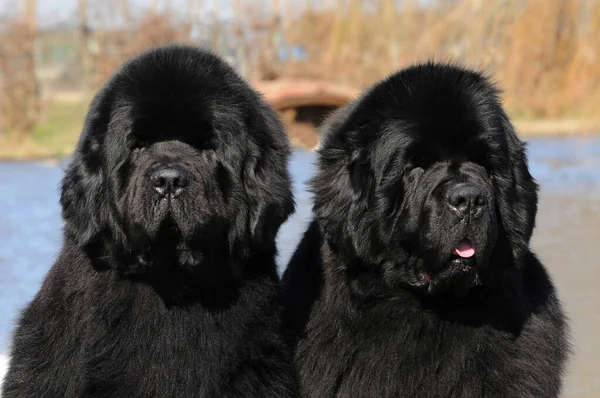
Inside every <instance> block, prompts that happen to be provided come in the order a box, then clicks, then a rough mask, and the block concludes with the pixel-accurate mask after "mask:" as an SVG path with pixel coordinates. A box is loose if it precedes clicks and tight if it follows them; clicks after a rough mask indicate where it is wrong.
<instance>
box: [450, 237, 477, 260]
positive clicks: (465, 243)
mask: <svg viewBox="0 0 600 398" xmlns="http://www.w3.org/2000/svg"><path fill="white" fill-rule="evenodd" d="M453 254H455V255H457V256H458V257H460V258H471V257H473V256H474V255H475V246H473V242H471V241H470V240H469V239H463V240H461V241H460V242H458V244H457V245H456V247H455V248H454V250H453Z"/></svg>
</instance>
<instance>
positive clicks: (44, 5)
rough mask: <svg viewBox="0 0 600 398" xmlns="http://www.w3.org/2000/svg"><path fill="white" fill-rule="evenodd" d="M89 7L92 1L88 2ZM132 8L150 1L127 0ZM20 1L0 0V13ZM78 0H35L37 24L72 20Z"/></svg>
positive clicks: (180, 1)
mask: <svg viewBox="0 0 600 398" xmlns="http://www.w3.org/2000/svg"><path fill="white" fill-rule="evenodd" d="M88 1H89V3H88V4H90V5H92V4H93V3H94V1H98V0H88ZM129 1H130V3H131V6H132V8H136V6H137V7H140V8H142V7H144V6H147V5H149V4H150V0H129ZM22 2H23V1H22V0H0V12H6V11H10V12H11V13H12V12H13V11H14V10H16V9H17V7H18V6H19V5H20V4H21V3H22ZM77 3H78V0H37V6H38V22H39V23H40V25H41V26H42V27H47V26H53V25H56V24H60V23H61V22H65V21H69V20H74V19H75V17H76V15H77ZM170 3H171V6H172V7H174V8H176V7H178V6H181V7H183V6H184V5H185V3H186V0H170ZM158 4H159V7H160V6H161V5H162V4H164V1H161V0H159V1H158Z"/></svg>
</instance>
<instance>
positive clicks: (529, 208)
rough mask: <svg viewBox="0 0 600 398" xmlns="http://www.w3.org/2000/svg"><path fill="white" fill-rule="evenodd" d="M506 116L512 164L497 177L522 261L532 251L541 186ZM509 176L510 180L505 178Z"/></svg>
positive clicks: (501, 206)
mask: <svg viewBox="0 0 600 398" xmlns="http://www.w3.org/2000/svg"><path fill="white" fill-rule="evenodd" d="M502 114H503V120H502V128H503V130H504V132H505V136H506V139H507V145H508V153H509V159H508V160H509V164H508V165H507V168H506V170H504V172H503V173H501V174H500V175H498V176H497V177H496V184H497V187H498V190H499V192H498V197H499V200H498V207H499V211H500V216H501V222H502V226H503V228H504V230H505V231H506V234H507V237H508V241H509V243H510V245H511V247H512V251H513V256H514V258H515V259H520V258H522V256H523V255H525V254H526V253H527V252H528V250H529V249H528V247H529V241H530V239H531V235H532V233H533V228H534V226H535V217H536V213H537V203H538V185H537V184H536V182H535V180H534V178H533V177H532V176H531V174H530V173H529V168H528V166H527V152H526V147H525V143H524V142H523V141H521V140H520V139H519V138H518V137H517V134H516V131H515V129H514V127H513V126H512V124H511V122H510V120H509V118H508V116H506V114H504V113H502ZM505 175H506V176H508V178H506V177H504V176H505Z"/></svg>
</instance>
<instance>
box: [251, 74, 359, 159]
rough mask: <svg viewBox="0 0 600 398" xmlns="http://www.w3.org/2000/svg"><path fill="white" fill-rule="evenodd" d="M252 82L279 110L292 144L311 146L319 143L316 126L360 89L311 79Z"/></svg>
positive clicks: (304, 146) (310, 147) (353, 96)
mask: <svg viewBox="0 0 600 398" xmlns="http://www.w3.org/2000/svg"><path fill="white" fill-rule="evenodd" d="M253 86H254V87H255V88H256V89H257V90H258V91H259V92H261V93H262V94H263V96H264V98H265V100H266V101H267V102H268V103H269V104H271V106H273V107H274V108H275V109H276V110H277V111H278V112H279V113H280V115H281V116H282V119H283V121H284V123H285V124H286V129H287V131H288V133H289V135H290V139H291V141H292V144H293V145H295V146H300V147H303V148H309V149H312V148H314V147H315V146H316V145H317V141H318V134H317V130H316V127H318V126H319V125H320V124H321V122H322V121H323V119H324V118H325V117H326V116H327V115H328V114H329V113H330V112H331V111H333V110H334V109H336V108H338V107H340V106H343V105H345V104H347V103H348V102H350V101H351V100H352V99H353V98H355V97H356V96H357V95H358V93H359V91H358V90H357V89H355V88H353V87H349V86H345V85H340V84H335V83H331V82H328V81H322V80H308V79H278V80H274V81H256V82H253Z"/></svg>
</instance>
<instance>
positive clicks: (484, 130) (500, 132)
mask: <svg viewBox="0 0 600 398" xmlns="http://www.w3.org/2000/svg"><path fill="white" fill-rule="evenodd" d="M323 133H324V139H323V142H322V145H321V146H320V148H319V151H318V155H317V156H318V162H317V173H316V176H315V177H314V179H313V180H312V182H311V185H312V189H313V192H314V197H315V204H314V213H315V221H313V223H312V224H311V225H310V227H309V229H308V231H307V232H306V233H305V236H304V238H303V240H302V242H301V243H300V245H299V247H298V249H297V250H296V252H295V254H294V256H293V257H292V260H291V261H290V264H289V266H288V269H287V270H286V272H285V274H284V298H285V302H286V309H285V311H284V325H285V328H286V330H287V333H288V337H289V339H290V342H291V343H292V344H295V345H297V346H296V353H295V358H296V362H297V366H298V369H299V373H300V378H301V384H302V390H303V393H304V394H305V396H308V397H319V398H323V397H481V396H489V397H553V396H557V395H558V394H559V391H560V388H561V376H562V373H563V371H564V367H565V361H566V357H567V353H568V341H567V330H566V329H567V327H566V323H565V318H564V316H563V313H562V310H561V305H560V302H559V300H558V298H557V295H556V292H555V290H554V287H553V285H552V282H551V280H550V277H549V276H548V274H547V273H546V270H545V268H544V267H543V266H542V265H541V264H540V262H539V261H538V260H537V259H536V257H535V256H534V255H533V254H532V253H531V251H530V249H529V240H530V237H531V234H532V231H533V227H534V221H535V214H536V208H537V185H536V184H535V182H534V180H533V178H532V177H531V175H530V174H529V171H528V168H527V163H526V155H525V149H524V144H523V143H522V142H521V141H520V140H519V139H518V137H517V135H516V133H515V130H514V128H513V127H512V125H511V123H510V121H509V119H508V117H507V115H506V114H505V112H504V110H503V109H502V106H501V104H500V101H499V98H498V92H497V90H496V89H495V88H494V87H493V85H492V84H491V83H490V82H489V81H488V80H487V79H486V78H485V77H483V76H482V75H480V74H478V73H476V72H472V71H469V70H465V69H462V68H460V67H456V66H452V65H443V64H433V63H430V64H423V65H419V66H414V67H411V68H407V69H405V70H402V71H400V72H398V73H396V74H394V75H392V76H390V77H389V78H388V79H386V80H383V81H381V82H379V83H378V84H376V85H375V86H373V87H372V88H371V89H369V90H368V91H367V92H366V93H365V94H364V95H362V96H361V97H360V98H359V99H357V100H356V101H354V102H353V103H351V104H349V105H347V106H346V107H345V108H343V109H341V110H339V111H338V112H337V113H335V114H334V115H332V116H331V117H330V118H329V120H328V121H327V122H326V124H325V126H324V128H323Z"/></svg>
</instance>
